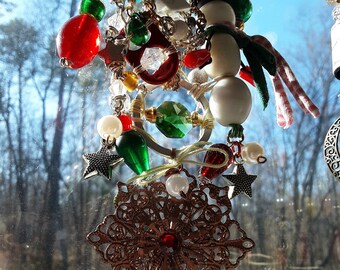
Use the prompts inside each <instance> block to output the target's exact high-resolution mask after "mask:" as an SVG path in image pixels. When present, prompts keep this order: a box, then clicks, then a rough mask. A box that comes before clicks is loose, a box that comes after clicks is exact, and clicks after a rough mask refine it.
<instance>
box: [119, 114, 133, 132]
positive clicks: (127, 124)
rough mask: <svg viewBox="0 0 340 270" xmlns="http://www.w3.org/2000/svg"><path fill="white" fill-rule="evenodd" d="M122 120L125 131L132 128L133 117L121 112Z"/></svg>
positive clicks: (120, 118)
mask: <svg viewBox="0 0 340 270" xmlns="http://www.w3.org/2000/svg"><path fill="white" fill-rule="evenodd" d="M118 118H119V120H120V122H122V125H123V131H127V130H131V129H132V119H131V117H130V116H129V115H127V114H121V115H119V116H118Z"/></svg>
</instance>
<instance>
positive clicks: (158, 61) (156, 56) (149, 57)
mask: <svg viewBox="0 0 340 270" xmlns="http://www.w3.org/2000/svg"><path fill="white" fill-rule="evenodd" d="M165 60H166V57H165V55H164V53H163V52H162V50H161V49H160V48H147V49H146V50H145V52H144V54H143V56H142V58H141V60H140V63H141V65H142V66H143V67H144V68H145V69H149V70H158V69H159V67H160V66H161V65H162V63H163V62H164V61H165Z"/></svg>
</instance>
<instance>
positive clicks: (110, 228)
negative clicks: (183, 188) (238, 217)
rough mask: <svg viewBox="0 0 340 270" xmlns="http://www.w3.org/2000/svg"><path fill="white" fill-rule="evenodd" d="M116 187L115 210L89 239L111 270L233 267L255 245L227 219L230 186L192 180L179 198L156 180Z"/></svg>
mask: <svg viewBox="0 0 340 270" xmlns="http://www.w3.org/2000/svg"><path fill="white" fill-rule="evenodd" d="M118 188H119V192H118V195H117V198H116V208H115V212H114V213H113V214H112V215H108V216H106V217H105V219H104V221H103V222H102V223H101V224H99V225H98V226H97V228H96V230H95V231H93V232H91V233H90V234H89V235H88V237H87V238H88V241H89V242H90V243H91V244H92V245H93V246H94V247H95V249H96V251H97V252H98V253H99V254H100V255H101V256H102V257H103V259H104V260H105V261H106V262H107V263H109V264H110V265H111V266H112V269H141V270H142V269H145V270H146V269H159V270H173V269H187V270H198V269H200V270H208V269H209V270H212V269H216V270H217V269H234V268H236V267H237V266H238V265H239V263H240V261H241V260H242V259H243V258H244V257H245V255H246V253H247V252H249V251H251V249H252V248H253V247H254V245H255V244H254V242H253V240H251V239H250V238H248V237H247V235H246V233H245V232H244V231H243V230H242V229H241V228H240V225H239V223H238V222H237V221H235V220H231V219H230V217H229V214H230V211H231V203H230V200H229V199H228V187H224V188H220V187H216V186H214V185H213V184H210V183H208V184H205V185H203V186H201V187H200V188H197V182H196V180H195V181H193V182H192V183H191V184H190V187H189V190H188V192H187V194H186V195H185V196H184V195H183V197H182V198H181V199H176V198H175V197H172V196H170V195H169V194H168V193H167V192H166V189H165V185H164V184H163V183H159V182H157V183H156V182H154V183H152V184H149V185H147V186H145V187H140V186H136V185H126V184H123V183H119V185H118ZM212 202H213V203H212Z"/></svg>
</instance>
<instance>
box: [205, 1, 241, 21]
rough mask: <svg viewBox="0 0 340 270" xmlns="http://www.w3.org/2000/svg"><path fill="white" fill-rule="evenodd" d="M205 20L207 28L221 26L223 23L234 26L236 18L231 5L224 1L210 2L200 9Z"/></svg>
mask: <svg viewBox="0 0 340 270" xmlns="http://www.w3.org/2000/svg"><path fill="white" fill-rule="evenodd" d="M200 10H201V11H202V12H203V14H204V16H205V19H206V20H207V26H209V25H212V24H223V23H225V22H229V23H232V24H233V25H235V22H236V16H235V12H234V10H233V8H232V7H231V5H229V4H228V3H226V2H225V1H211V2H209V3H207V4H205V5H204V6H202V7H201V8H200Z"/></svg>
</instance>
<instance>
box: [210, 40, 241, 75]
mask: <svg viewBox="0 0 340 270" xmlns="http://www.w3.org/2000/svg"><path fill="white" fill-rule="evenodd" d="M210 42H211V48H210V54H211V59H212V62H211V64H209V65H207V66H205V67H204V70H205V71H206V72H207V74H208V75H209V77H210V78H215V77H217V76H221V75H227V76H235V75H236V74H237V73H238V70H239V69H240V65H241V55H240V48H239V47H238V45H237V43H236V41H235V39H234V38H233V37H232V36H231V35H228V34H214V35H213V36H212V38H211V40H210Z"/></svg>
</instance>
